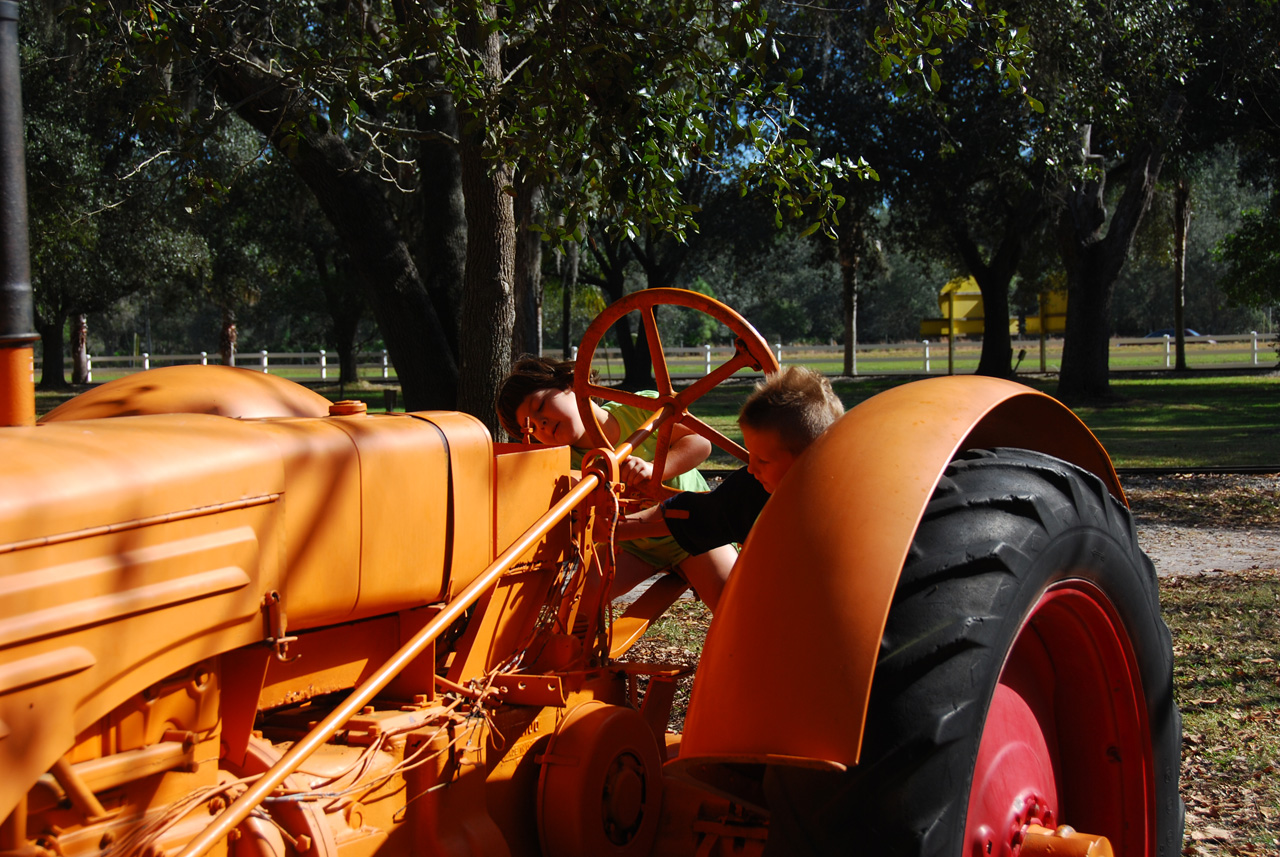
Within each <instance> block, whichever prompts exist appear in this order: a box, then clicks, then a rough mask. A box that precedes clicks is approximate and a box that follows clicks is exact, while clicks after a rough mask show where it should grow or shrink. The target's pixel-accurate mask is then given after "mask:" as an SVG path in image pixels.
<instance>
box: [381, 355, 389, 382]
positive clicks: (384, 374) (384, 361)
mask: <svg viewBox="0 0 1280 857" xmlns="http://www.w3.org/2000/svg"><path fill="white" fill-rule="evenodd" d="M382 377H383V378H387V377H388V376H387V349H385V348H384V349H382Z"/></svg>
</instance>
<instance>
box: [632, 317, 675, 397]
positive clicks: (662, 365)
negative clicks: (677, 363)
mask: <svg viewBox="0 0 1280 857" xmlns="http://www.w3.org/2000/svg"><path fill="white" fill-rule="evenodd" d="M653 310H654V307H653V305H652V304H650V305H649V306H646V307H644V308H643V309H641V310H640V317H641V318H642V319H644V332H645V338H646V339H647V340H648V342H649V362H650V363H652V364H653V380H654V383H655V385H656V386H657V388H658V393H659V394H660V395H666V396H669V395H671V393H672V392H673V390H672V387H671V372H670V371H669V370H668V369H667V355H666V354H665V353H664V352H663V350H662V334H661V333H660V332H659V331H658V317H657V315H656V314H655V313H654V311H653Z"/></svg>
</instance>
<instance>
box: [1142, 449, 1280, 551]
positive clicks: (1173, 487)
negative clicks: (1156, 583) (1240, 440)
mask: <svg viewBox="0 0 1280 857" xmlns="http://www.w3.org/2000/svg"><path fill="white" fill-rule="evenodd" d="M1121 481H1122V482H1123V483H1124V487H1125V492H1126V493H1127V494H1128V495H1129V502H1130V504H1131V507H1132V509H1133V513H1134V517H1135V519H1136V520H1137V522H1138V542H1139V544H1141V545H1142V549H1143V550H1144V551H1146V552H1147V555H1148V556H1150V557H1151V561H1152V563H1154V564H1155V567H1156V573H1157V574H1160V575H1162V576H1163V575H1174V574H1197V573H1199V572H1204V571H1247V570H1250V569H1269V570H1270V569H1280V476H1278V475H1276V474H1270V475H1240V474H1223V475H1164V476H1124V477H1121Z"/></svg>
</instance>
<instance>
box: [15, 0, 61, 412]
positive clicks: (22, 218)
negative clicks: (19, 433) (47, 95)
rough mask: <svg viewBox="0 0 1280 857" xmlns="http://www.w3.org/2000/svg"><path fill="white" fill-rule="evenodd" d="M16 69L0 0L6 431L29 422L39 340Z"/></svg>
mask: <svg viewBox="0 0 1280 857" xmlns="http://www.w3.org/2000/svg"><path fill="white" fill-rule="evenodd" d="M19 65H20V63H19V57H18V3H17V2H15V0H0V425H6V426H26V425H32V424H33V423H34V422H35V418H36V415H35V411H36V402H35V386H34V385H33V383H32V380H33V379H32V366H33V355H34V351H33V350H32V343H34V342H35V341H36V340H37V339H39V338H40V337H39V336H38V335H37V334H36V333H35V330H34V328H35V315H34V313H33V307H32V301H31V261H30V258H29V256H28V246H27V176H26V159H25V158H24V156H23V146H22V131H23V129H22V81H21V73H20V71H19ZM57 359H59V360H61V359H62V356H61V355H58V356H57Z"/></svg>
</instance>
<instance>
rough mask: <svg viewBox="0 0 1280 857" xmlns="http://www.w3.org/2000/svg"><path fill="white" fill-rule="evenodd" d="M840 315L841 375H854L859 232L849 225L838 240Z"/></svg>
mask: <svg viewBox="0 0 1280 857" xmlns="http://www.w3.org/2000/svg"><path fill="white" fill-rule="evenodd" d="M839 242H840V243H839V258H840V284H841V290H840V291H841V300H840V309H841V315H843V317H844V374H845V375H847V376H850V377H852V376H853V375H856V374H858V275H859V269H860V268H861V266H862V244H863V231H862V225H861V224H860V223H858V224H855V223H850V224H849V225H848V226H846V227H845V228H842V229H841V230H840V236H839Z"/></svg>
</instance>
